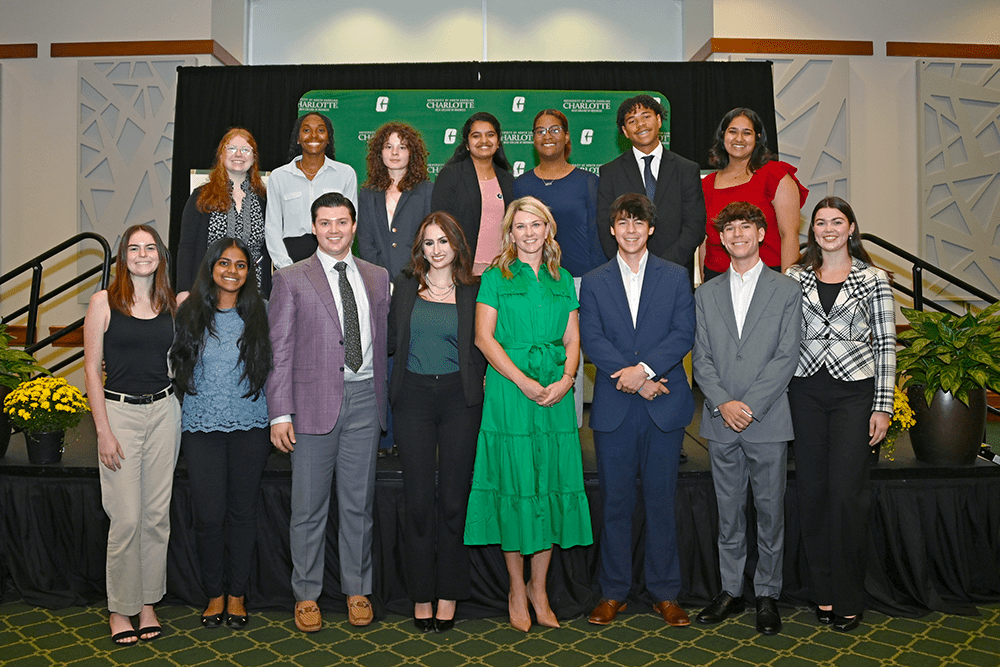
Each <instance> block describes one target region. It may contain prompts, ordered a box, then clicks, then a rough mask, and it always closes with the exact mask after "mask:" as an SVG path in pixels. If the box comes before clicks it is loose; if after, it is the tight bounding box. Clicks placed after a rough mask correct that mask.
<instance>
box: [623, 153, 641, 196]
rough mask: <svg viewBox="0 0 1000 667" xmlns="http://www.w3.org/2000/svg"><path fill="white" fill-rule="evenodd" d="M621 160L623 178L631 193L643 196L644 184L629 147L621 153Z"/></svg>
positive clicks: (633, 154)
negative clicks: (626, 181)
mask: <svg viewBox="0 0 1000 667" xmlns="http://www.w3.org/2000/svg"><path fill="white" fill-rule="evenodd" d="M621 160H622V168H623V169H624V170H625V178H626V179H627V180H628V184H629V186H630V189H631V191H632V192H638V193H640V194H645V192H646V183H645V181H643V180H642V172H640V171H639V165H638V164H637V163H636V161H635V153H634V152H633V151H632V147H631V146H629V147H628V150H626V151H625V152H624V153H622V155H621Z"/></svg>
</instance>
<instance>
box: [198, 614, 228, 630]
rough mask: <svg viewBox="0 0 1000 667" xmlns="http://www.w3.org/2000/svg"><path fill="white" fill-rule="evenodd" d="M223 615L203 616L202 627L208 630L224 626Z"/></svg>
mask: <svg viewBox="0 0 1000 667" xmlns="http://www.w3.org/2000/svg"><path fill="white" fill-rule="evenodd" d="M222 616H223V615H222V614H212V615H211V616H202V617H201V625H202V627H206V628H218V627H221V626H222Z"/></svg>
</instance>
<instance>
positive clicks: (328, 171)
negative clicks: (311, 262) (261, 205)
mask: <svg viewBox="0 0 1000 667" xmlns="http://www.w3.org/2000/svg"><path fill="white" fill-rule="evenodd" d="M301 159H302V158H301V157H296V158H295V159H294V160H292V161H291V162H289V163H288V164H285V165H282V166H280V167H278V168H277V169H275V170H274V171H272V172H271V176H270V177H269V178H268V180H267V210H266V212H265V215H264V240H265V242H266V243H267V252H268V254H270V255H271V261H272V262H273V263H274V268H275V269H282V268H284V267H286V266H290V265H291V264H292V258H291V257H289V256H288V250H286V249H285V242H284V240H283V239H284V238H285V237H286V236H287V237H296V236H302V235H303V234H309V233H310V232H312V213H311V208H312V203H313V202H314V201H316V198H317V197H319V196H320V195H322V194H326V193H327V192H339V193H340V194H342V195H344V196H345V197H347V198H348V199H350V200H351V203H352V204H354V208H355V210H357V207H358V175H357V174H356V173H354V168H353V167H351V166H350V165H347V164H344V163H343V162H336V161H334V160H331V159H330V158H329V157H325V158H324V162H323V166H322V167H320V168H319V171H317V172H316V175H315V176H314V177H313V179H312V180H311V181H310V180H309V179H308V178H306V175H305V174H303V173H302V170H301V169H299V168H298V166H297V164H296V163H298V161H299V160H301Z"/></svg>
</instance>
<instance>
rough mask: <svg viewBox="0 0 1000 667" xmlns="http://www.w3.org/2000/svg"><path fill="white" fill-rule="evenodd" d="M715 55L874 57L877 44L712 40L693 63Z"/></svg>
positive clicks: (747, 39) (695, 57) (740, 38)
mask: <svg viewBox="0 0 1000 667" xmlns="http://www.w3.org/2000/svg"><path fill="white" fill-rule="evenodd" d="M713 53H774V54H789V55H816V56H871V55H874V54H875V44H874V42H868V41H854V40H843V39H760V38H748V37H712V38H711V39H709V40H708V41H707V42H705V45H704V46H702V47H701V48H700V49H698V52H697V53H695V54H694V55H693V56H691V60H692V61H700V60H707V59H708V57H709V56H711V55H712V54H713Z"/></svg>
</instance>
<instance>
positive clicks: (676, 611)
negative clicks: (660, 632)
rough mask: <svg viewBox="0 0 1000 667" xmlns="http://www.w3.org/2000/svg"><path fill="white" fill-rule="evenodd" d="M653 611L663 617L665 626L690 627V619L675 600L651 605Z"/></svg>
mask: <svg viewBox="0 0 1000 667" xmlns="http://www.w3.org/2000/svg"><path fill="white" fill-rule="evenodd" d="M653 609H655V610H656V612H657V613H658V614H659V615H660V616H662V617H663V620H664V621H666V622H667V625H669V626H671V627H674V628H683V627H685V626H688V625H691V619H690V618H688V615H687V612H686V611H684V610H683V609H681V608H680V605H678V604H677V602H676V601H675V600H664V601H663V602H657V603H656V604H654V605H653Z"/></svg>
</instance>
